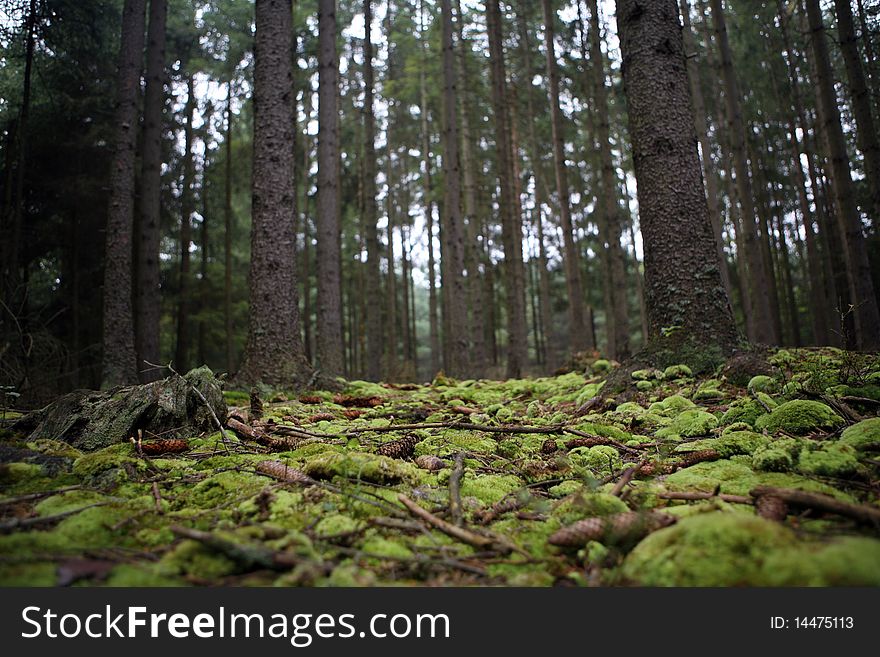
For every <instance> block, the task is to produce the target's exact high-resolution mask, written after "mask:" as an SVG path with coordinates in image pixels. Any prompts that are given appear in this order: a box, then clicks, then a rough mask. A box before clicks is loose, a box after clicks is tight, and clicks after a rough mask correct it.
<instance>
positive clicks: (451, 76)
mask: <svg viewBox="0 0 880 657" xmlns="http://www.w3.org/2000/svg"><path fill="white" fill-rule="evenodd" d="M441 12H442V20H443V28H442V29H443V33H442V38H443V41H442V44H443V181H444V194H443V210H444V212H443V216H442V218H441V221H442V222H443V237H444V239H443V247H445V248H444V250H443V252H442V258H443V260H444V261H445V262H446V278H444V280H443V285H444V287H448V294H447V295H446V296H445V299H444V300H445V301H446V303H447V305H446V306H444V309H443V310H444V317H445V316H446V315H447V314H448V322H447V325H448V327H449V332H448V334H445V335H444V341H443V342H444V345H445V347H446V348H445V349H444V353H445V358H446V363H447V368H448V373H449V374H450V375H452V376H457V377H461V376H466V375H470V364H469V355H468V338H467V336H468V315H467V297H466V296H465V287H464V275H463V272H464V231H463V229H462V217H461V169H460V164H459V154H458V146H459V143H458V117H457V110H458V105H457V103H458V71H457V70H456V66H455V51H454V50H453V46H452V34H453V27H452V2H451V0H443V1H442V3H441Z"/></svg>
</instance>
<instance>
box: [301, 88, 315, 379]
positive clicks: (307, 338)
mask: <svg viewBox="0 0 880 657" xmlns="http://www.w3.org/2000/svg"><path fill="white" fill-rule="evenodd" d="M303 113H304V114H305V117H306V120H305V123H304V130H303V136H304V139H303V169H302V170H303V174H302V177H303V185H302V187H303V195H302V201H301V203H299V204H298V206H297V207H298V208H301V209H302V233H303V251H302V297H303V304H302V306H303V312H302V325H303V349H304V351H305V354H306V360H307V361H309V362H310V363H311V362H312V354H313V353H314V350H313V349H312V344H313V342H314V340H313V337H312V272H311V265H312V234H311V230H310V226H309V223H310V222H309V200H310V199H309V190H310V189H311V184H310V171H311V170H312V158H311V155H312V138H311V137H310V136H309V134H308V125H309V121H310V120H311V116H312V86H311V83H308V84H307V85H306V90H305V97H304V98H303Z"/></svg>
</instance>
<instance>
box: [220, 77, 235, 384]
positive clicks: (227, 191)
mask: <svg viewBox="0 0 880 657" xmlns="http://www.w3.org/2000/svg"><path fill="white" fill-rule="evenodd" d="M225 141H226V144H225V145H226V162H225V163H224V169H225V171H224V175H225V178H224V181H223V185H224V187H223V231H224V232H223V319H224V326H225V331H224V333H225V338H226V340H225V343H226V344H225V346H226V371H227V372H228V373H232V372H234V371H235V360H234V356H233V351H232V75H231V74H230V76H229V81H228V82H227V86H226V139H225Z"/></svg>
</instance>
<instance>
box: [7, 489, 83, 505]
mask: <svg viewBox="0 0 880 657" xmlns="http://www.w3.org/2000/svg"><path fill="white" fill-rule="evenodd" d="M80 488H82V486H80V485H76V486H65V487H64V488H56V489H54V490H47V491H43V492H41V493H28V494H27V495H19V496H18V497H8V498H6V499H5V500H0V506H12V505H13V504H21V503H22V502H31V501H33V500H39V499H41V498H43V497H51V496H52V495H60V494H61V493H66V492H68V491H71V490H79V489H80Z"/></svg>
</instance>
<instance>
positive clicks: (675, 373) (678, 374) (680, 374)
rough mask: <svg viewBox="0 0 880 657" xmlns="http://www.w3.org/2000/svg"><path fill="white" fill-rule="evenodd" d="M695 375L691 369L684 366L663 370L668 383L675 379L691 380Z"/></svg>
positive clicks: (673, 366)
mask: <svg viewBox="0 0 880 657" xmlns="http://www.w3.org/2000/svg"><path fill="white" fill-rule="evenodd" d="M693 375H694V373H693V372H692V371H691V368H690V367H688V366H687V365H684V364H679V365H670V366H669V367H667V368H666V369H665V370H663V378H664V379H665V380H667V381H674V380H675V379H689V378H691V377H692V376H693Z"/></svg>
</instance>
